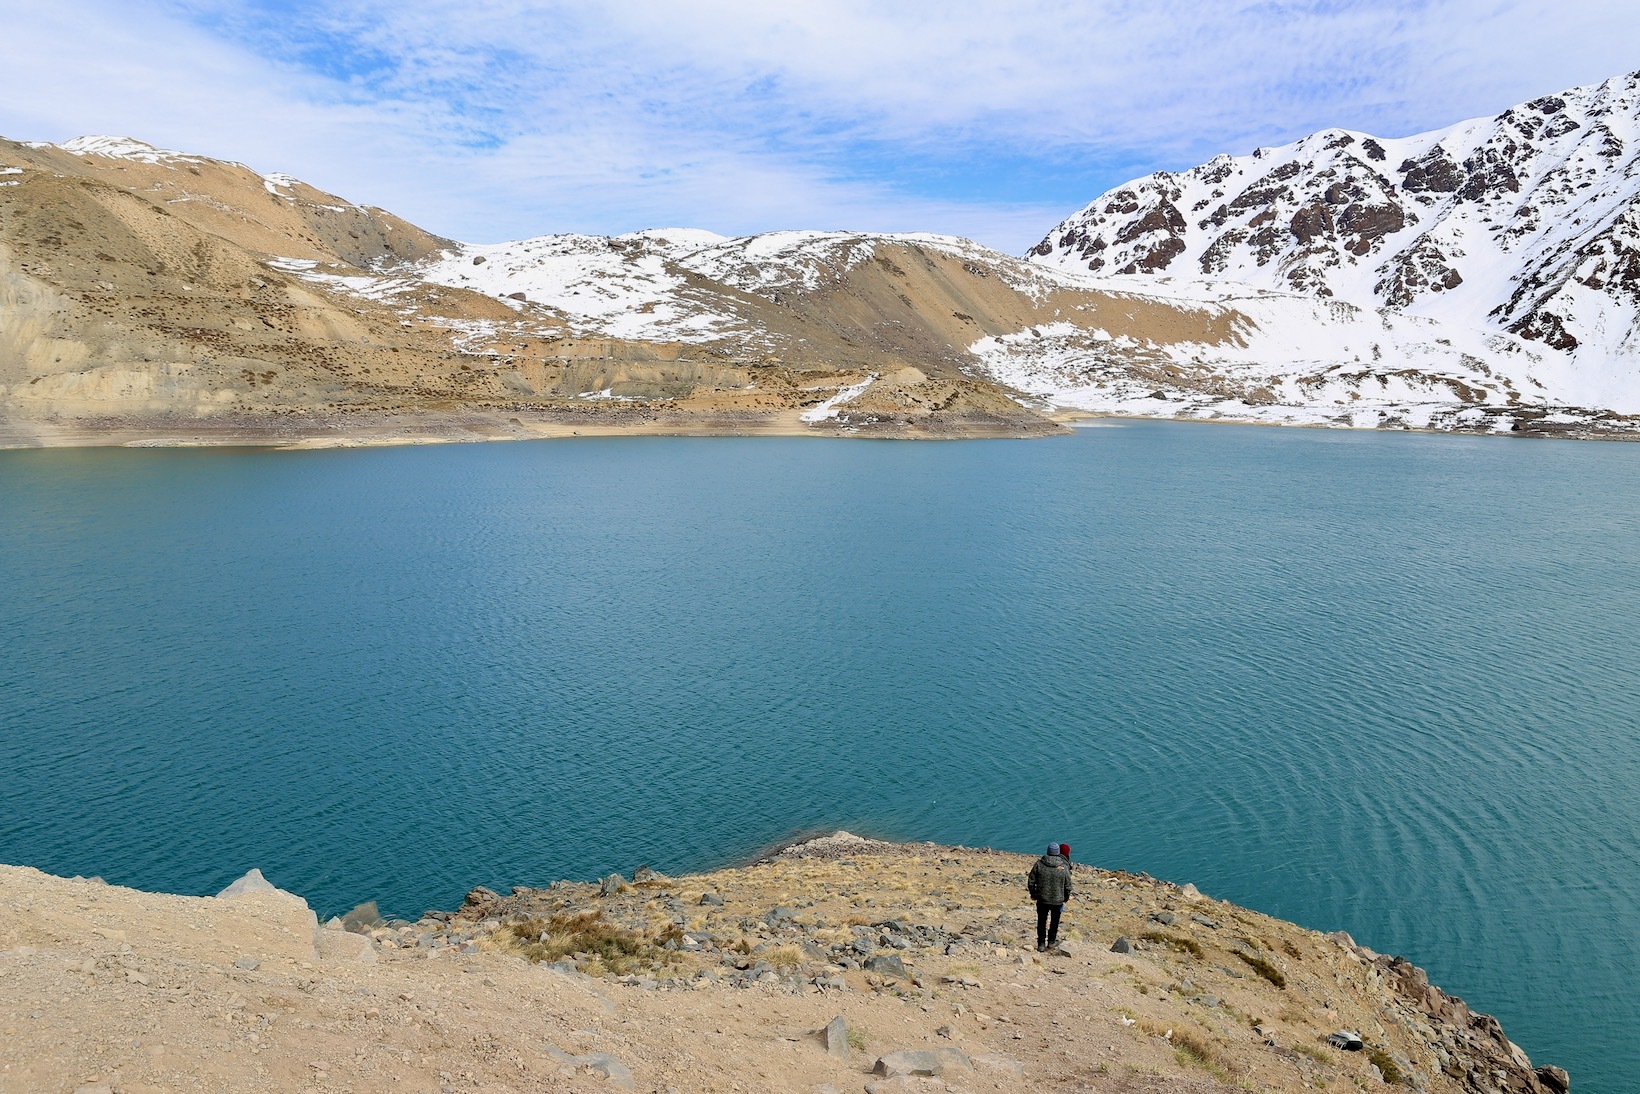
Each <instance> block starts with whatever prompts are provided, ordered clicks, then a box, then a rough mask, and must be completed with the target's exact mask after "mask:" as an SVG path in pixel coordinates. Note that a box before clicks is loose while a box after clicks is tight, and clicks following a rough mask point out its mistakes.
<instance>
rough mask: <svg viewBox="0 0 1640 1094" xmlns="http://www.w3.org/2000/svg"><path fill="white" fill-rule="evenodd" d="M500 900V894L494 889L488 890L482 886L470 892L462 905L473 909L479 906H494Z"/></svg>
mask: <svg viewBox="0 0 1640 1094" xmlns="http://www.w3.org/2000/svg"><path fill="white" fill-rule="evenodd" d="M500 899H501V894H500V893H498V892H496V891H495V890H494V889H486V888H485V887H484V886H482V885H480V886H478V887H477V888H475V889H473V890H472V891H471V892H469V893H468V894H467V897H466V899H465V900H464V901H462V903H464V904H466V905H468V906H469V907H471V906H473V905H477V904H494V903H495V902H496V901H498V900H500Z"/></svg>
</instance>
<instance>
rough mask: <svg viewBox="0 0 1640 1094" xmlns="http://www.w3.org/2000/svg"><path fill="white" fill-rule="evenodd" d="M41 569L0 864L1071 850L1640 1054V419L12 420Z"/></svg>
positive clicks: (579, 867) (4, 765) (491, 867)
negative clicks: (726, 432) (52, 423)
mask: <svg viewBox="0 0 1640 1094" xmlns="http://www.w3.org/2000/svg"><path fill="white" fill-rule="evenodd" d="M0 565H3V571H0V861H5V862H10V863H24V864H28V865H33V866H38V867H40V868H42V869H45V870H48V871H52V872H55V873H60V874H75V873H79V874H86V875H90V874H100V875H102V876H104V877H106V878H107V879H108V880H110V881H112V882H116V883H120V884H126V885H133V886H136V887H139V888H148V889H159V890H168V891H175V892H184V893H209V892H214V891H216V890H217V889H218V888H220V887H221V886H223V885H224V884H226V883H227V882H228V881H229V880H231V879H232V878H233V877H235V876H236V875H238V874H240V873H243V872H244V871H245V870H246V869H247V868H248V867H251V866H259V867H261V868H262V869H263V870H264V871H265V872H266V873H267V874H268V876H269V877H271V878H272V879H273V880H274V881H275V883H277V884H279V885H281V886H283V887H285V888H289V889H292V890H295V891H297V892H300V893H302V894H304V895H306V896H307V897H308V898H309V899H310V901H311V902H312V903H313V904H314V905H315V906H316V907H317V908H318V909H319V910H320V911H321V913H326V914H328V913H330V912H334V911H338V910H343V909H345V908H347V907H350V906H351V905H352V904H354V903H356V902H358V901H361V900H364V899H369V898H376V899H378V900H380V901H381V903H382V905H383V908H384V910H387V911H388V912H391V913H397V914H401V915H415V914H417V913H419V912H421V911H422V910H423V909H425V908H452V907H455V906H457V905H458V904H459V902H460V900H461V896H462V894H463V893H464V892H465V891H466V890H467V889H469V888H471V887H472V886H474V885H477V884H486V885H490V886H493V887H497V888H501V887H504V886H510V885H513V884H531V885H534V884H544V883H546V882H548V881H551V880H553V879H555V878H560V877H578V878H592V877H595V876H597V875H599V874H603V873H607V872H609V871H611V870H617V869H619V870H630V869H631V868H632V867H634V866H636V865H638V864H640V863H649V864H651V865H653V866H655V867H656V868H658V869H661V870H663V871H666V872H680V871H686V870H691V869H698V868H705V867H711V866H715V865H721V864H723V863H725V862H726V861H728V860H732V859H735V858H737V857H739V856H743V855H746V854H748V853H750V852H753V851H755V850H757V849H759V848H761V847H765V846H767V845H768V844H770V843H771V842H773V841H776V840H779V839H781V838H783V837H786V836H789V835H791V834H793V833H795V832H798V831H801V830H812V829H821V828H831V827H847V828H850V829H853V830H856V831H864V832H868V833H873V834H882V835H888V836H894V837H901V838H915V839H932V840H937V841H941V842H953V843H967V844H976V845H993V846H1003V847H1012V848H1017V849H1020V850H1026V851H1034V850H1035V849H1036V848H1037V847H1039V846H1040V845H1041V844H1042V843H1044V842H1046V841H1047V840H1049V839H1054V840H1065V841H1068V842H1070V843H1071V844H1073V845H1074V846H1075V849H1076V857H1077V858H1078V859H1079V860H1080V861H1083V862H1088V863H1094V864H1098V865H1104V866H1109V867H1120V868H1124V869H1129V870H1134V871H1147V872H1149V873H1151V874H1154V875H1156V876H1159V877H1166V878H1170V879H1173V880H1176V881H1180V882H1184V881H1191V882H1194V883H1196V884H1197V885H1198V886H1200V887H1201V889H1202V890H1203V891H1205V892H1207V893H1209V894H1211V895H1213V896H1218V897H1223V898H1226V899H1230V900H1234V901H1237V902H1239V903H1242V904H1246V905H1249V906H1252V907H1254V908H1258V909H1260V910H1262V911H1266V912H1269V913H1272V914H1274V915H1278V916H1282V917H1284V918H1288V919H1293V920H1296V921H1298V922H1300V923H1303V924H1305V925H1307V926H1311V927H1315V928H1318V929H1323V930H1331V929H1336V928H1345V929H1348V930H1349V931H1350V932H1351V933H1352V934H1354V935H1355V937H1356V938H1357V939H1358V940H1359V941H1361V942H1362V943H1363V944H1366V945H1370V946H1372V947H1373V948H1374V949H1378V950H1381V951H1386V952H1394V953H1405V954H1407V955H1408V956H1409V957H1411V958H1412V959H1413V960H1414V961H1416V962H1417V963H1418V964H1420V965H1423V966H1426V967H1427V968H1428V969H1429V970H1430V972H1431V974H1432V976H1433V978H1434V979H1435V980H1436V982H1438V983H1440V984H1442V985H1443V986H1445V987H1446V988H1448V989H1449V990H1451V991H1453V992H1455V993H1457V994H1460V995H1462V996H1464V997H1466V998H1467V999H1469V1000H1470V1001H1471V1002H1473V1003H1474V1004H1475V1005H1476V1006H1477V1008H1478V1009H1482V1010H1488V1011H1491V1012H1493V1013H1495V1014H1497V1015H1498V1016H1499V1018H1500V1019H1501V1020H1502V1021H1503V1023H1504V1028H1505V1029H1506V1030H1507V1031H1508V1032H1509V1034H1510V1035H1511V1036H1512V1037H1513V1038H1514V1039H1515V1040H1516V1041H1517V1042H1519V1043H1521V1044H1522V1045H1523V1046H1524V1047H1525V1048H1526V1049H1527V1051H1528V1052H1530V1053H1531V1054H1532V1056H1533V1058H1534V1060H1535V1061H1536V1062H1539V1063H1558V1064H1561V1065H1562V1066H1565V1067H1567V1068H1569V1069H1570V1070H1571V1072H1572V1076H1573V1079H1574V1081H1575V1082H1576V1083H1577V1088H1578V1089H1580V1090H1583V1091H1606V1092H1617V1091H1621V1090H1627V1089H1631V1087H1630V1085H1629V1084H1630V1082H1631V1081H1632V1076H1633V1075H1634V1074H1635V1073H1636V1071H1637V1070H1640V1038H1636V1036H1635V1035H1634V1029H1635V1027H1636V1025H1637V1024H1640V996H1637V992H1636V985H1637V984H1640V956H1637V954H1636V947H1635V939H1636V938H1640V849H1637V843H1636V837H1637V833H1640V794H1637V791H1636V787H1637V785H1640V780H1637V776H1640V446H1633V445H1622V444H1598V443H1567V442H1523V441H1510V440H1498V439H1485V438H1462V437H1442V436H1415V435H1395V434H1363V433H1347V432H1332V431H1311V430H1280V429H1256V428H1238V427H1215V426H1204V425H1175V424H1163V423H1130V424H1124V425H1120V426H1114V427H1102V428H1090V429H1085V430H1081V431H1078V432H1077V433H1076V435H1074V436H1071V437H1065V438H1059V439H1053V440H1044V441H1021V442H1009V441H977V442H944V443H893V442H869V441H816V440H803V439H793V440H773V439H748V440H733V439H723V440H682V439H630V440H596V441H556V442H545V443H522V444H489V445H471V446H459V447H441V448H406V449H378V450H360V451H330V452H304V453H270V452H257V451H216V452H185V451H48V452H9V453H0ZM1021 915H1022V917H1023V915H1024V910H1023V904H1022V911H1021Z"/></svg>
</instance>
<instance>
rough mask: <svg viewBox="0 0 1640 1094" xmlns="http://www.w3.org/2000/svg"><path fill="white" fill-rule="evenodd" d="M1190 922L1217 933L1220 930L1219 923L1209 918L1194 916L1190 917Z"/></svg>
mask: <svg viewBox="0 0 1640 1094" xmlns="http://www.w3.org/2000/svg"><path fill="white" fill-rule="evenodd" d="M1190 921H1191V922H1192V923H1200V924H1201V925H1202V926H1203V927H1207V928H1209V929H1211V930H1215V931H1216V930H1218V929H1219V921H1218V920H1216V919H1213V918H1211V917H1209V916H1205V915H1193V916H1191V917H1190Z"/></svg>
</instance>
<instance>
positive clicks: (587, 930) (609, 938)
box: [496, 912, 681, 974]
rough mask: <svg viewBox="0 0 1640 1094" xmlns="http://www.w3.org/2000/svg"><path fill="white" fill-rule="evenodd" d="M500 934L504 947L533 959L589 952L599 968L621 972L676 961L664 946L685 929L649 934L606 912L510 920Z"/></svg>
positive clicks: (499, 937) (498, 936)
mask: <svg viewBox="0 0 1640 1094" xmlns="http://www.w3.org/2000/svg"><path fill="white" fill-rule="evenodd" d="M496 937H497V939H498V941H500V942H501V944H502V946H503V948H505V949H507V950H510V951H511V952H513V953H516V954H518V955H519V956H521V957H523V958H525V959H526V960H528V961H531V962H535V963H540V962H543V961H557V960H558V959H560V958H563V957H568V956H570V955H572V954H585V955H587V956H589V957H590V958H592V959H593V962H594V963H595V964H596V966H597V968H598V970H599V971H604V970H607V971H609V972H613V973H617V974H619V973H626V972H631V971H632V970H634V969H636V968H640V967H645V966H653V965H660V964H665V963H667V962H668V961H670V960H673V954H672V953H671V952H669V951H667V950H664V949H662V948H661V946H662V945H663V944H665V943H666V942H667V941H668V939H671V940H672V941H676V940H677V938H678V937H681V932H680V931H678V929H677V928H676V927H671V928H669V929H668V930H667V931H664V932H662V933H661V934H660V935H656V936H654V937H646V936H644V935H641V934H638V933H637V932H636V931H629V930H626V929H624V928H622V927H618V926H616V925H615V924H613V923H610V922H608V921H607V920H605V919H604V916H603V913H602V912H581V913H578V914H576V915H555V916H552V917H550V918H547V919H541V918H539V917H537V918H534V919H525V920H519V921H518V922H514V923H508V924H506V925H505V926H503V927H502V928H501V930H500V931H498V932H497V934H496ZM588 971H591V969H590V968H589V969H588Z"/></svg>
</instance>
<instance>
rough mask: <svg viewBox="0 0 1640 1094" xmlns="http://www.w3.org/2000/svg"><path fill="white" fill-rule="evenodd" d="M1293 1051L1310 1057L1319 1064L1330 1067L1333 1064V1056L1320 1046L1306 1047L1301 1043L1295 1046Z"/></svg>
mask: <svg viewBox="0 0 1640 1094" xmlns="http://www.w3.org/2000/svg"><path fill="white" fill-rule="evenodd" d="M1293 1051H1294V1052H1298V1053H1302V1054H1303V1055H1305V1056H1308V1057H1309V1058H1310V1059H1312V1060H1314V1061H1315V1062H1316V1063H1318V1064H1327V1065H1328V1066H1329V1067H1330V1066H1331V1065H1332V1062H1333V1054H1332V1053H1330V1052H1328V1051H1327V1050H1326V1049H1324V1048H1322V1047H1321V1046H1320V1045H1306V1044H1304V1043H1303V1042H1300V1043H1298V1044H1296V1045H1294V1046H1293Z"/></svg>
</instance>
